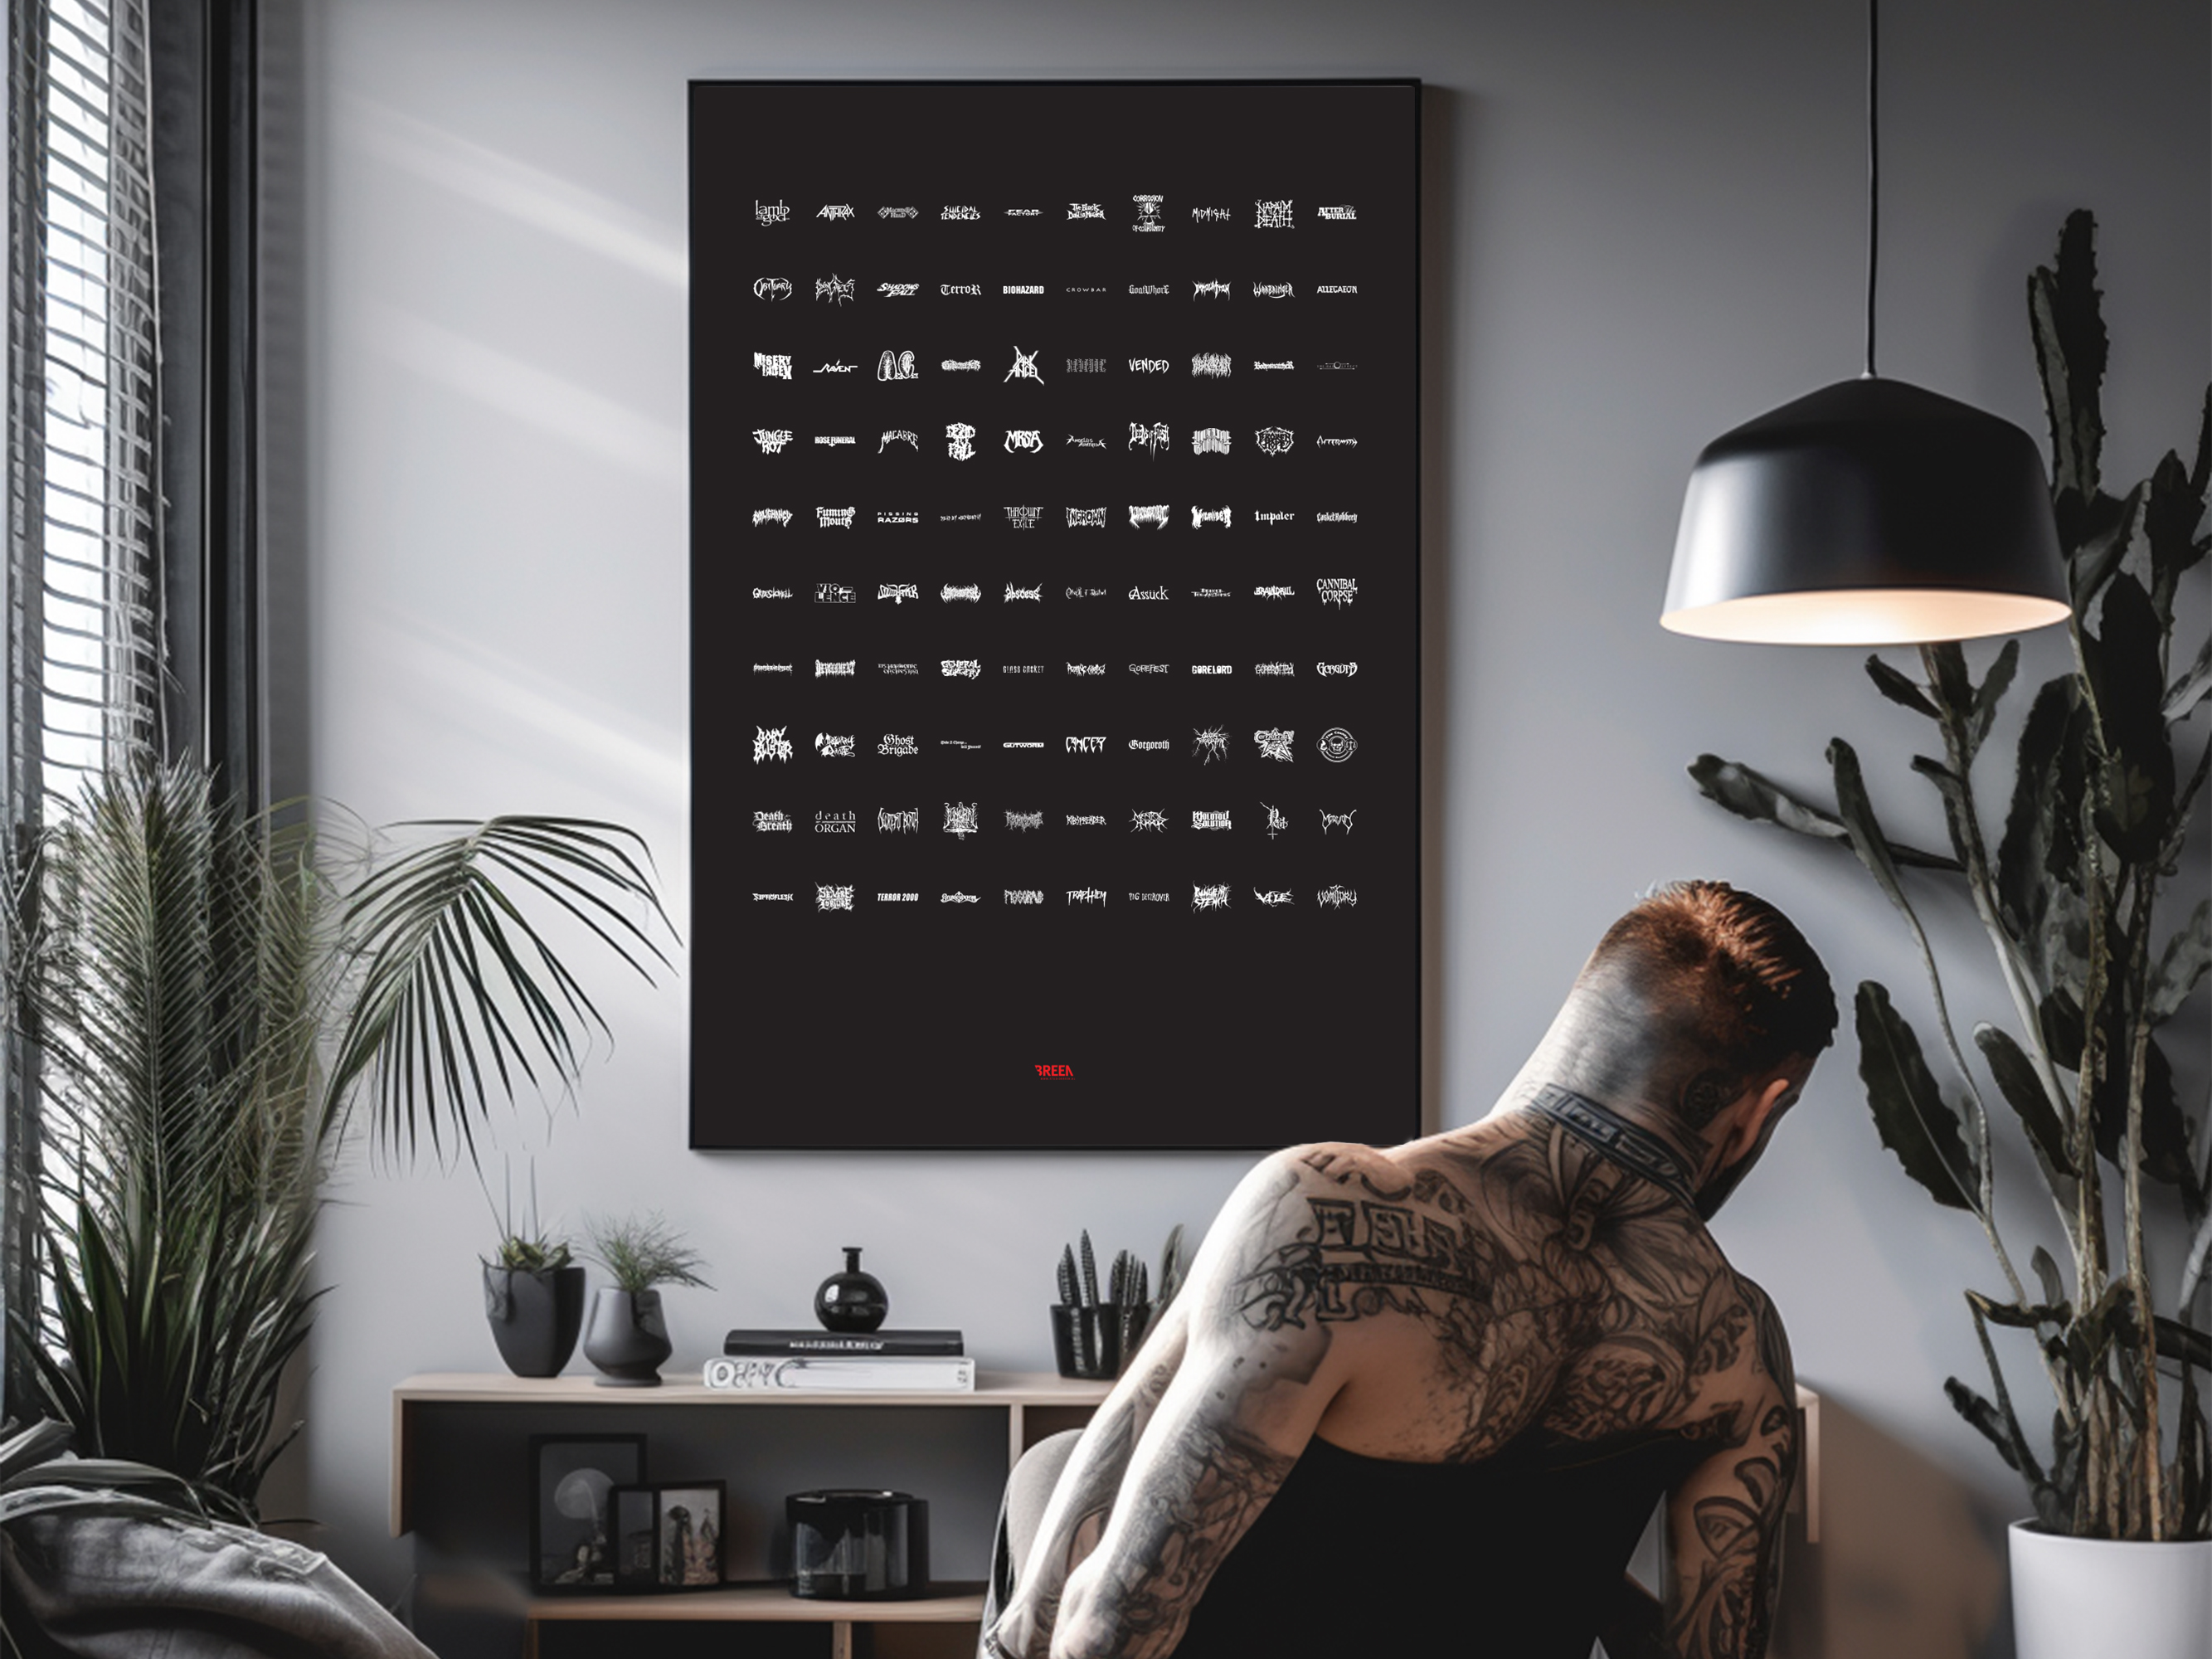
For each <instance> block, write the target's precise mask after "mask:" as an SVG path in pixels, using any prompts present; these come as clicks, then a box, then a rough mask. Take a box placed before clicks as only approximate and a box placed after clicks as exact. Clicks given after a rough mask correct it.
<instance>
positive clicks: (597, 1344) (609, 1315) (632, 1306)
mask: <svg viewBox="0 0 2212 1659" xmlns="http://www.w3.org/2000/svg"><path fill="white" fill-rule="evenodd" d="M674 1351H675V1345H674V1344H673V1343H671V1342H670V1341H669V1340H668V1323H667V1321H666V1320H665V1319H664V1318H663V1317H662V1316H661V1312H660V1292H659V1291H636V1292H635V1293H634V1294H633V1293H632V1292H630V1291H617V1290H614V1289H612V1288H611V1287H609V1286H607V1285H601V1286H600V1287H599V1293H598V1294H597V1295H596V1296H594V1297H592V1328H591V1329H589V1330H588V1331H586V1332H585V1333H584V1358H586V1359H588V1360H590V1361H591V1362H592V1364H594V1365H596V1366H598V1367H599V1371H600V1376H599V1386H600V1387H601V1388H603V1389H657V1388H659V1386H660V1367H661V1364H662V1362H663V1361H664V1360H665V1359H666V1358H668V1356H669V1355H670V1354H671V1352H674Z"/></svg>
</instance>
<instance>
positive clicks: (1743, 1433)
mask: <svg viewBox="0 0 2212 1659" xmlns="http://www.w3.org/2000/svg"><path fill="white" fill-rule="evenodd" d="M1745 1289H1746V1291H1747V1294H1748V1295H1749V1297H1750V1298H1751V1301H1752V1307H1753V1321H1754V1323H1755V1326H1756V1329H1757V1334H1758V1341H1757V1343H1756V1345H1755V1347H1754V1351H1753V1353H1752V1354H1750V1355H1748V1356H1747V1365H1748V1373H1747V1376H1745V1377H1744V1384H1745V1387H1744V1393H1743V1395H1742V1401H1743V1403H1742V1405H1741V1407H1740V1408H1739V1410H1740V1415H1739V1416H1738V1418H1737V1419H1736V1420H1737V1423H1738V1425H1739V1431H1738V1433H1736V1434H1735V1435H1734V1436H1731V1437H1730V1443H1729V1445H1728V1446H1727V1447H1726V1448H1725V1449H1723V1450H1721V1451H1718V1452H1717V1453H1715V1454H1714V1455H1712V1456H1711V1457H1710V1458H1708V1459H1706V1460H1705V1462H1703V1463H1701V1464H1699V1466H1698V1468H1695V1469H1694V1470H1692V1472H1691V1474H1690V1475H1689V1477H1688V1479H1686V1480H1684V1481H1683V1482H1682V1483H1681V1484H1680V1486H1677V1487H1676V1488H1675V1489H1674V1494H1673V1495H1672V1497H1671V1498H1669V1499H1668V1505H1667V1553H1668V1584H1667V1603H1666V1635H1667V1642H1668V1649H1669V1650H1671V1651H1672V1652H1673V1653H1674V1654H1677V1655H1680V1659H1762V1656H1763V1655H1764V1654H1765V1652H1766V1644H1767V1640H1768V1638H1769V1637H1770V1636H1771V1634H1772V1633H1773V1630H1774V1607H1775V1601H1776V1599H1777V1597H1778V1595H1780V1593H1781V1587H1782V1538H1783V1516H1784V1511H1785V1510H1787V1509H1788V1508H1789V1504H1790V1489H1791V1487H1792V1486H1795V1485H1796V1480H1797V1383H1796V1372H1795V1371H1794V1370H1792V1369H1791V1366H1790V1345H1789V1341H1788V1339H1787V1338H1786V1337H1785V1336H1784V1334H1783V1330H1782V1321H1781V1319H1780V1317H1779V1316H1778V1315H1777V1314H1776V1313H1775V1311H1774V1309H1773V1307H1772V1305H1771V1304H1770V1303H1768V1301H1767V1300H1766V1298H1765V1296H1764V1295H1763V1294H1761V1293H1760V1292H1759V1290H1758V1289H1757V1287H1755V1286H1753V1285H1750V1284H1749V1283H1748V1282H1746V1285H1745Z"/></svg>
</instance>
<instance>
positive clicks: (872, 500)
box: [690, 81, 1420, 1149]
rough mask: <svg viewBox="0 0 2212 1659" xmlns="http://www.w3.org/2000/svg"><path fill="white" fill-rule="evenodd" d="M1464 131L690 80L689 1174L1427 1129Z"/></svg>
mask: <svg viewBox="0 0 2212 1659" xmlns="http://www.w3.org/2000/svg"><path fill="white" fill-rule="evenodd" d="M690 120H691V128H690V143H691V481H692V483H691V526H692V603H691V673H692V700H691V722H692V725H691V734H692V735H691V749H692V843H691V844H692V871H693V915H692V933H691V944H692V969H691V994H692V1049H691V1079H692V1082H691V1116H690V1123H691V1143H692V1145H693V1146H697V1147H748V1148H768V1147H812V1148H828V1147H867V1148H898V1147H978V1148H980V1147H1098V1148H1103V1147H1212V1148H1237V1149H1247V1148H1263V1147H1273V1146H1282V1145H1285V1144H1288V1143H1291V1142H1294V1141H1298V1140H1304V1139H1353V1140H1368V1141H1378V1142H1387V1141H1395V1140H1397V1139H1403V1138H1404V1137H1406V1136H1407V1135H1410V1134H1413V1133H1417V1132H1418V1123H1419V1066H1420V1054H1419V971H1420V963H1419V948H1420V888H1419V867H1420V860H1419V661H1418V654H1417V646H1418V619H1419V618H1418V608H1419V522H1418V517H1419V339H1418V327H1417V321H1418V311H1419V291H1418V277H1419V216H1418V204H1419V170H1418V155H1419V84H1418V83H1417V82H1402V81H1401V82H1230V83H1221V82H1162V83H1130V82H1118V83H1089V82H1085V83H1036V82H1024V83H1012V82H989V83H966V84H963V83H947V82H930V83H899V82H866V83H835V84H832V83H819V82H695V83H693V85H692V88H691V109H690Z"/></svg>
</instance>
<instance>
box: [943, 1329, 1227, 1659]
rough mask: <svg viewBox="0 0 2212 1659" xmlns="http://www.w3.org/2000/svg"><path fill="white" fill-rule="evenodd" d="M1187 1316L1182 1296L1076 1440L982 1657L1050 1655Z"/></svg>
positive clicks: (1175, 1359)
mask: <svg viewBox="0 0 2212 1659" xmlns="http://www.w3.org/2000/svg"><path fill="white" fill-rule="evenodd" d="M1189 1312H1190V1298H1189V1297H1188V1294H1186V1295H1184V1296H1182V1297H1178V1298H1177V1299H1176V1304H1175V1306H1174V1307H1172V1308H1170V1310H1168V1316H1167V1319H1166V1322H1164V1324H1162V1325H1161V1327H1160V1328H1159V1329H1158V1331H1156V1332H1154V1333H1153V1334H1152V1336H1151V1338H1150V1340H1147V1341H1146V1343H1145V1345H1144V1347H1143V1350H1142V1352H1141V1355H1140V1358H1141V1359H1142V1361H1143V1363H1142V1364H1141V1365H1140V1366H1139V1368H1137V1369H1135V1370H1131V1371H1130V1372H1129V1373H1128V1374H1127V1376H1124V1377H1122V1379H1121V1381H1120V1382H1119V1383H1116V1384H1115V1386H1114V1391H1113V1393H1111V1394H1110V1395H1107V1397H1106V1403H1105V1404H1103V1406H1101V1407H1099V1408H1098V1410H1097V1413H1095V1414H1094V1415H1093V1416H1092V1418H1091V1421H1090V1424H1089V1425H1087V1426H1086V1427H1085V1430H1084V1431H1083V1437H1082V1438H1081V1439H1080V1440H1079V1441H1077V1442H1076V1443H1075V1449H1074V1451H1073V1452H1072V1453H1071V1454H1070V1455H1069V1456H1068V1460H1067V1466H1066V1468H1064V1469H1062V1470H1061V1471H1060V1480H1059V1481H1058V1482H1057V1484H1055V1485H1054V1487H1053V1490H1052V1497H1051V1499H1050V1500H1049V1501H1048V1503H1047V1504H1046V1505H1045V1510H1044V1514H1043V1516H1042V1517H1041V1518H1040V1519H1039V1521H1038V1523H1037V1530H1036V1538H1035V1540H1034V1541H1032V1542H1031V1543H1030V1548H1029V1552H1028V1554H1027V1556H1026V1558H1025V1559H1024V1561H1023V1564H1022V1571H1021V1578H1020V1582H1019V1583H1017V1584H1016V1585H1015V1587H1014V1594H1013V1596H1012V1599H1011V1600H1010V1601H1008V1602H1007V1603H1006V1609H1005V1611H1004V1612H1003V1613H1001V1614H1000V1617H999V1620H998V1622H997V1623H996V1624H994V1626H992V1627H991V1628H990V1629H989V1630H988V1631H987V1632H984V1641H983V1651H984V1653H986V1654H988V1655H1000V1654H1003V1655H1006V1656H1009V1659H1027V1656H1030V1655H1036V1656H1037V1659H1043V1656H1044V1655H1045V1654H1046V1653H1047V1652H1048V1650H1049V1646H1050V1644H1051V1641H1052V1632H1053V1628H1054V1626H1055V1625H1056V1624H1057V1623H1058V1621H1059V1617H1060V1595H1061V1594H1062V1592H1063V1591H1064V1590H1065V1589H1066V1584H1067V1575H1068V1573H1069V1572H1070V1571H1072V1570H1073V1568H1074V1567H1075V1565H1076V1564H1077V1563H1079V1561H1081V1560H1082V1559H1083V1558H1084V1557H1085V1556H1086V1555H1088V1554H1089V1553H1091V1550H1092V1549H1093V1548H1095V1547H1097V1542H1098V1534H1100V1533H1101V1532H1102V1531H1103V1530H1104V1528H1105V1525H1106V1517H1107V1516H1108V1514H1109V1512H1110V1511H1111V1510H1113V1507H1114V1497H1115V1493H1117V1492H1120V1491H1121V1481H1122V1478H1123V1476H1124V1475H1125V1474H1127V1471H1128V1468H1129V1460H1130V1459H1131V1458H1132V1457H1133V1455H1135V1453H1136V1449H1137V1440H1138V1437H1139V1436H1140V1435H1142V1434H1143V1433H1144V1431H1145V1425H1146V1424H1148V1423H1150V1422H1151V1421H1152V1413H1153V1412H1154V1411H1156V1410H1157V1409H1158V1407H1159V1403H1160V1398H1161V1396H1162V1395H1164V1394H1165V1393H1166V1392H1167V1387H1168V1384H1169V1383H1170V1382H1171V1381H1172V1380H1173V1379H1174V1377H1175V1374H1176V1370H1177V1368H1178V1367H1179V1366H1180V1365H1181V1364H1182V1357H1183V1349H1184V1346H1185V1345H1186V1343H1187V1340H1188V1331H1189V1324H1190V1321H1189Z"/></svg>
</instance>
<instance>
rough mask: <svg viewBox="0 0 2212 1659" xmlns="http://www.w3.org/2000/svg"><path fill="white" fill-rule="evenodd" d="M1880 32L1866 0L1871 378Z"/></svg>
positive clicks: (1869, 362) (1869, 364)
mask: <svg viewBox="0 0 2212 1659" xmlns="http://www.w3.org/2000/svg"><path fill="white" fill-rule="evenodd" d="M1880 266H1881V4H1880V0H1867V289H1866V374H1867V378H1868V379H1869V380H1872V379H1873V378H1874V325H1875V272H1876V271H1877V270H1879V269H1880Z"/></svg>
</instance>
